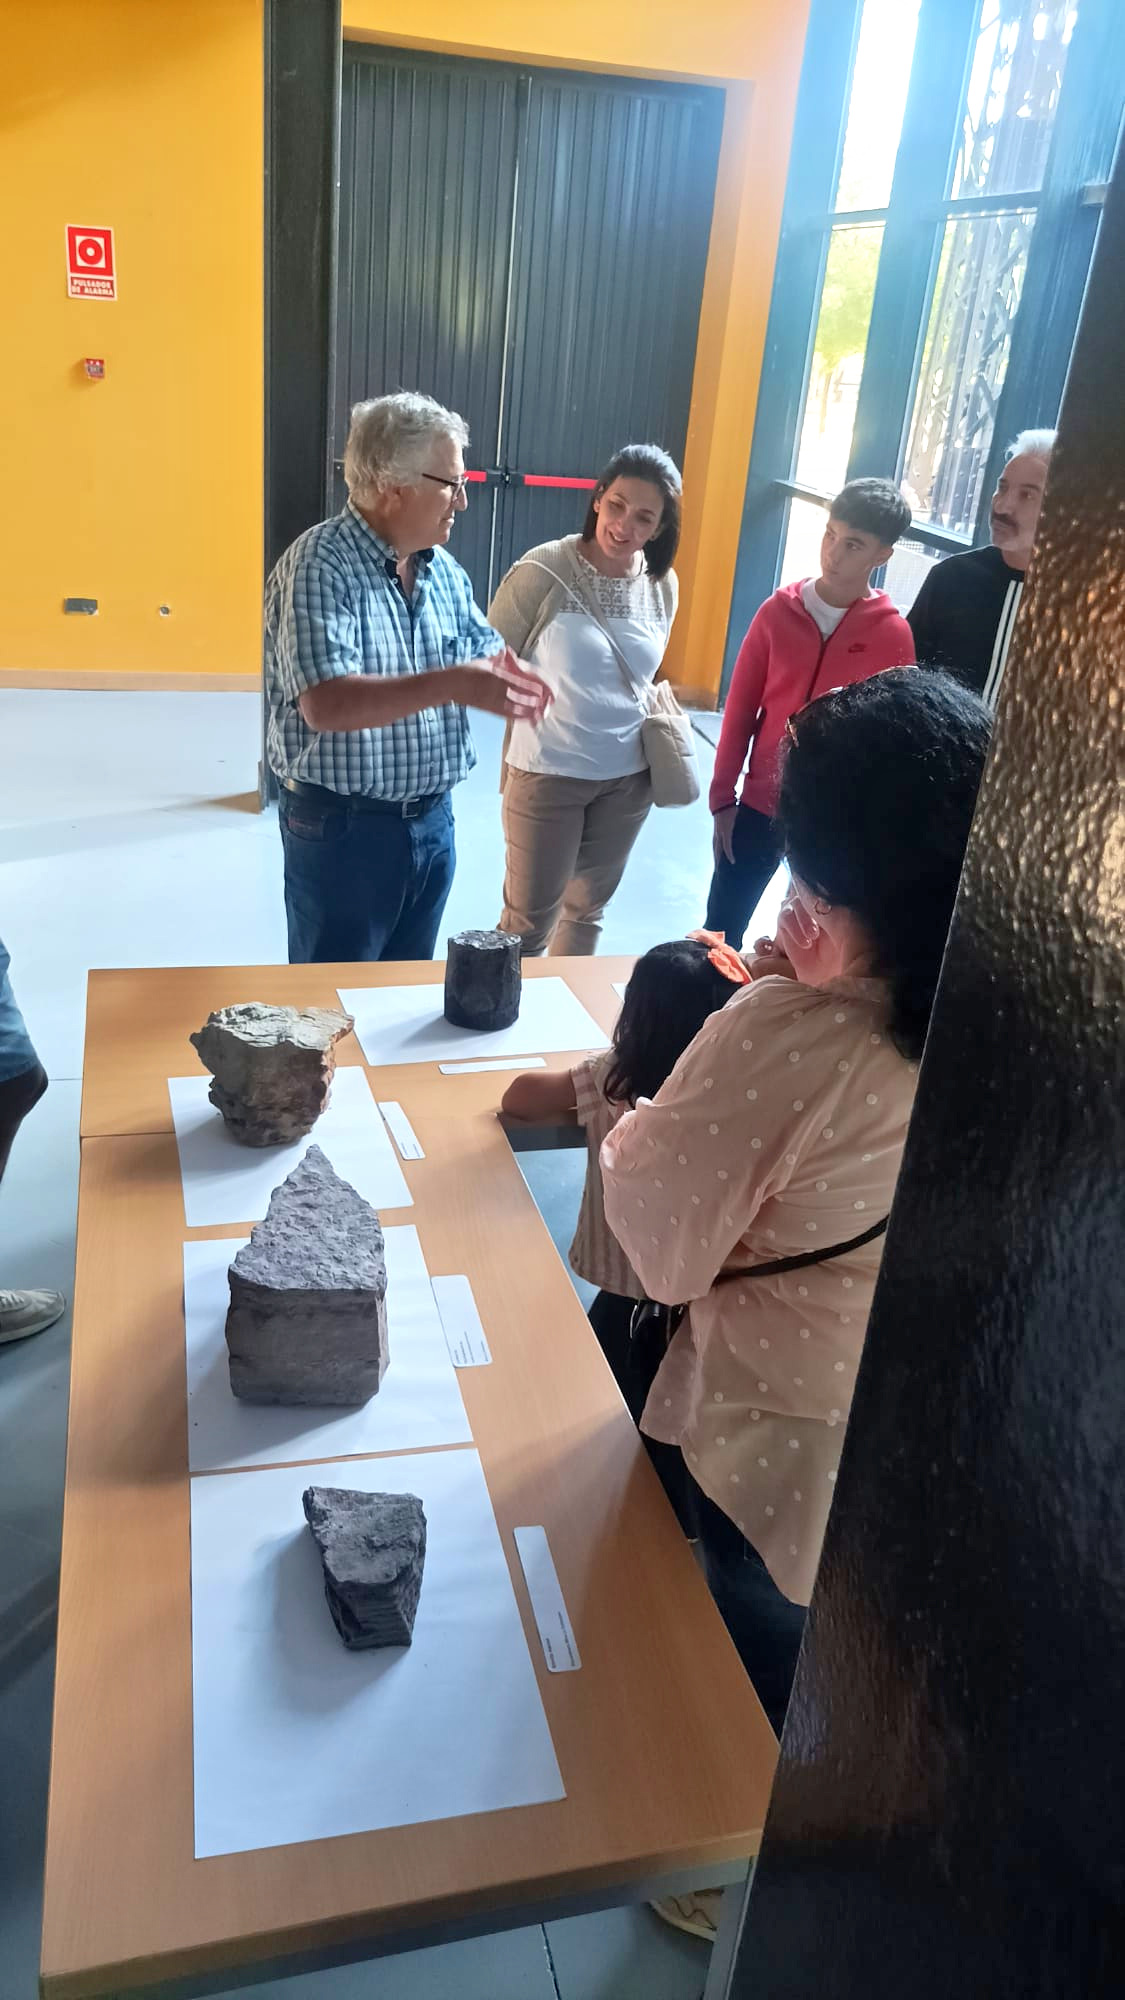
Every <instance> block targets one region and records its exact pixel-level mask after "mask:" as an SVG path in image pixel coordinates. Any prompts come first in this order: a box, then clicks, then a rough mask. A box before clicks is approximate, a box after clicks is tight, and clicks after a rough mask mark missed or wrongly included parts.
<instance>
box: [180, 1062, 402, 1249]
mask: <svg viewBox="0 0 1125 2000" xmlns="http://www.w3.org/2000/svg"><path fill="white" fill-rule="evenodd" d="M210 1083H211V1079H210V1077H208V1076H170V1077H169V1078H168V1095H169V1097H170V1098H171V1100H172V1122H173V1124H174V1125H175V1128H176V1144H177V1146H178V1147H179V1149H180V1178H181V1180H182V1182H183V1190H184V1220H185V1222H186V1223H187V1226H188V1228H189V1229H209V1228H212V1227H218V1226H221V1224H223V1223H224V1222H260V1220H261V1218H262V1216H263V1215H264V1214H265V1212H266V1210H267V1208H268V1207H269V1200H270V1196H271V1194H272V1193H273V1191H274V1189H275V1188H277V1187H280V1186H281V1183H282V1181H283V1180H284V1179H285V1177H286V1175H287V1174H291V1173H292V1171H293V1169H294V1167H295V1166H296V1165H297V1162H298V1161H299V1160H303V1159H304V1157H305V1154H306V1152H307V1151H308V1149H309V1147H310V1146H319V1147H320V1150H321V1152H322V1153H324V1154H325V1155H326V1157H327V1158H328V1159H329V1160H331V1162H332V1165H333V1166H334V1168H335V1169H336V1172H337V1173H338V1174H339V1176H340V1178H341V1180H345V1181H350V1182H351V1184H352V1186H353V1187H354V1188H355V1189H356V1190H357V1192H358V1193H360V1194H361V1195H362V1196H363V1198H364V1200H365V1201H369V1202H370V1203H371V1205H372V1207H373V1208H379V1209H382V1208H413V1206H414V1197H413V1195H412V1194H411V1192H410V1189H409V1188H408V1187H407V1185H406V1181H405V1179H404V1177H403V1172H402V1168H401V1167H400V1166H399V1163H398V1160H397V1158H396V1156H395V1149H394V1147H393V1145H392V1144H391V1139H390V1134H389V1133H388V1131H387V1128H386V1126H385V1125H384V1123H383V1121H382V1119H381V1118H380V1116H379V1111H378V1107H377V1105H376V1103H375V1099H374V1098H373V1097H372V1095H371V1090H370V1087H369V1085H368V1082H367V1077H366V1074H365V1073H364V1071H363V1070H362V1069H359V1068H355V1067H353V1068H350V1069H338V1070H337V1071H336V1074H335V1076H334V1077H333V1079H332V1095H331V1097H330V1099H329V1102H328V1109H327V1111H323V1112H322V1113H321V1115H320V1117H319V1118H318V1119H317V1121H316V1124H315V1125H314V1126H313V1128H312V1131H311V1132H310V1133H309V1135H308V1137H307V1138H306V1139H297V1140H295V1141H294V1143H293V1144H292V1145H290V1146H241V1145H239V1142H238V1140H237V1139H232V1138H231V1136H230V1133H229V1132H228V1131H227V1128H226V1125H225V1124H224V1122H223V1118H222V1115H221V1113H220V1112H218V1111H216V1110H215V1107H214V1105H213V1104H211V1103H210V1102H209V1101H208V1097H207V1092H208V1089H209V1088H210Z"/></svg>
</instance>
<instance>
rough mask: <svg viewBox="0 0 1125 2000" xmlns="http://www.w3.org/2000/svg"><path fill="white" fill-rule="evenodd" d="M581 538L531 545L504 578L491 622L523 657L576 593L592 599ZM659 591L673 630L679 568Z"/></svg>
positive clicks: (503, 763)
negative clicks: (554, 580)
mask: <svg viewBox="0 0 1125 2000" xmlns="http://www.w3.org/2000/svg"><path fill="white" fill-rule="evenodd" d="M581 539H582V538H581V536H580V535H564V536H563V537H562V539H561V541H557V542H540V543H539V545H538V547H537V548H534V549H528V551H527V553H526V555H523V556H521V557H520V559H519V561H518V562H515V563H513V564H512V567H511V569H510V570H509V571H508V574H507V576H505V577H502V578H501V580H500V582H499V584H498V585H497V588H496V594H495V596H494V597H493V599H492V602H491V604H490V605H489V607H488V622H489V624H490V625H493V626H495V628H496V630H497V632H499V634H500V637H501V638H502V639H503V640H504V641H505V643H506V644H507V645H509V646H510V647H511V649H512V651H513V653H519V654H520V656H521V657H522V658H523V659H527V658H528V657H529V656H530V654H531V652H532V650H533V649H534V647H535V645H536V642H537V641H538V639H539V635H540V633H541V632H543V631H544V630H545V629H546V627H547V626H548V625H549V624H550V622H551V620H552V618H556V617H557V616H558V614H559V612H560V611H568V610H570V608H571V606H572V603H573V598H574V597H577V598H578V600H579V602H580V603H586V602H588V601H589V593H590V586H589V583H588V582H587V580H586V577H585V575H584V573H583V568H582V564H581V562H580V560H579V557H578V547H579V544H580V542H581ZM540 564H542V568H540ZM546 570H554V572H555V574H556V575H557V576H558V577H559V578H560V579H561V580H560V581H559V582H558V583H552V581H551V579H550V577H549V576H547V575H546V574H545V571H546ZM653 589H654V590H655V591H656V593H657V595H658V597H659V599H660V605H661V609H662V611H663V613H664V617H665V621H666V624H667V627H668V630H669V631H670V630H671V627H672V621H673V619H674V618H675V616H676V605H677V603H678V602H679V594H680V587H679V582H678V580H677V577H676V572H675V570H671V569H670V570H669V571H668V574H667V576H665V577H661V578H660V579H659V581H656V580H653ZM572 593H573V595H572ZM511 729H512V725H511V723H509V724H508V727H507V729H506V730H505V732H504V750H503V755H502V757H501V760H500V773H501V776H500V789H501V791H502V790H503V788H504V777H505V775H506V773H507V769H508V743H509V741H510V738H511Z"/></svg>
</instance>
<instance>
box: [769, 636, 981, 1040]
mask: <svg viewBox="0 0 1125 2000" xmlns="http://www.w3.org/2000/svg"><path fill="white" fill-rule="evenodd" d="M991 721H992V718H991V716H990V715H989V712H988V709H987V708H986V707H985V705H984V703H983V701H981V700H979V699H978V697H977V696H976V695H975V694H971V693H970V692H969V690H968V689H967V688H964V687H962V686H960V684H959V683H958V682H957V681H954V680H952V679H951V678H949V677H948V676H946V675H945V674H939V673H933V672H930V671H928V670H926V669H923V668H913V667H894V668H892V669H891V670H890V671H889V672H887V673H882V674H875V675H874V676H873V677H872V679H871V680H866V681H860V682H858V683H857V684H856V685H855V686H854V687H846V688H837V689H836V691H835V692H834V693H833V694H828V695H823V696H822V697H821V698H820V700H819V701H814V702H811V703H810V704H809V706H808V707H807V708H806V709H803V710H802V711H801V713H800V714H799V715H798V716H796V717H794V719H793V722H792V724H791V731H792V735H791V740H790V742H789V745H788V747H787V750H786V753H785V758H784V762H783V765H782V774H781V792H780V798H779V801H778V809H777V827H778V832H779V834H780V837H781V841H782V844H783V850H784V853H785V857H786V859H787V861H788V863H789V866H790V868H791V869H792V870H793V873H794V874H795V875H796V876H797V877H798V879H799V880H800V881H801V882H804V883H806V884H807V885H808V887H809V888H810V889H812V890H814V891H815V893H816V894H817V895H818V896H822V897H823V898H824V900H825V902H828V903H837V904H839V905H840V907H841V908H843V909H847V910H851V911H852V912H854V914H855V915H856V916H857V917H859V918H860V919H861V920H862V922H863V924H864V925H865V926H866V928H867V930H868V932H869V933H870V935H871V937H872V938H873V939H874V942H875V950H876V970H877V972H878V973H879V974H880V975H881V976H882V977H883V978H885V979H887V980H889V982H890V987H891V1018H890V1021H889V1023H888V1026H889V1030H890V1033H891V1034H892V1035H893V1037H894V1040H895V1042H896V1044H897V1046H898V1047H899V1048H900V1049H901V1050H902V1053H903V1054H904V1055H905V1056H908V1057H910V1058H911V1060H914V1061H916V1060H917V1058H918V1057H919V1056H920V1055H921V1053H922V1045H923V1043H924V1042H925V1039H926V1030H927V1028H928V1027H929V1023H930V1013H931V1010H932V1008H933V1004H934V994H935V992H936V990H937V982H938V974H939V972H940V970H941V961H942V955H943V953H944V951H945V941H946V937H947V935H948V932H949V924H950V919H951V917H952V915H953V905H954V902H955V901H956V897H957V885H958V883H959V881H960V879H961V867H962V863H963V861H964V859H965V847H966V844H967V842H968V838H969V828H970V826H971V824H972V818H973V809H974V807H975V805H976V798H977V790H978V787H979V785H980V781H981V775H982V773H983V771H984V764H985V758H986V757H987V755H988V743H989V735H990V731H991Z"/></svg>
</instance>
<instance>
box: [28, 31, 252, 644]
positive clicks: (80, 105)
mask: <svg viewBox="0 0 1125 2000" xmlns="http://www.w3.org/2000/svg"><path fill="white" fill-rule="evenodd" d="M3 40H4V67H3V76H2V77H0V186H2V187H3V188H4V193H5V201H4V210H5V229H4V236H5V258H4V262H5V268H6V271H7V283H6V285H5V288H4V289H5V297H4V304H3V309H2V311H0V355H2V357H3V362H4V368H3V390H2V392H0V405H2V407H3V415H2V416H0V435H2V437H3V443H4V454H3V458H4V478H3V482H2V484H0V549H2V551H3V558H2V567H3V582H2V585H0V635H2V639H0V670H3V671H6V672H8V673H14V672H21V671H25V670H27V669H36V670H52V671H53V672H54V673H67V674H71V675H77V674H80V673H81V674H85V673H90V674H92V675H97V676H101V675H104V674H115V673H152V674H173V673H193V674H194V673H208V674H224V675H227V674H232V673H242V674H246V673H250V674H253V673H254V672H255V671H256V669H257V667H258V663H259V658H260V606H261V553H262V529H261V522H262V20H261V0H184V4H183V5H180V6H163V5H160V4H158V0H23V3H22V4H20V0H9V4H8V5H7V6H6V7H5V9H4V37H3ZM67 223H79V224H82V223H85V224H92V225H95V226H97V225H103V224H111V225H112V226H113V228H114V229H115V230H116V250H117V262H118V270H119V291H120V296H119V299H118V301H117V302H116V303H112V304H110V303H102V302H89V301H85V300H81V301H80V300H72V299H68V298H67V296H66V280H65V263H64V231H65V226H66V224H67ZM85 355H98V356H103V357H104V358H105V362H106V379H105V381H104V382H96V383H91V382H88V381H87V380H86V378H85V376H84V374H83V372H82V368H81V362H82V358H83V356H85ZM69 596H81V597H96V598H97V599H98V600H99V603H100V607H101V608H100V612H99V615H98V616H97V617H96V618H83V617H65V616H64V615H63V610H62V600H63V598H64V597H69ZM162 604H166V605H168V606H169V607H170V616H169V617H167V618H161V617H160V615H159V612H158V607H159V606H160V605H162Z"/></svg>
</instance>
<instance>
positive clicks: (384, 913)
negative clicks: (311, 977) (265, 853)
mask: <svg viewBox="0 0 1125 2000" xmlns="http://www.w3.org/2000/svg"><path fill="white" fill-rule="evenodd" d="M278 822H279V825H280V827H281V844H282V848H283V850H284V854H285V916H286V921H287V923H288V928H289V963H290V965H324V964H331V963H333V962H334V961H336V960H343V961H345V962H347V963H353V962H355V961H358V960H366V961H368V962H370V961H371V960H374V959H379V958H381V957H382V956H383V952H384V948H385V946H386V942H387V939H388V938H389V937H390V935H391V933H392V931H393V930H394V928H395V925H396V924H397V923H398V921H399V918H400V916H401V915H402V911H403V907H404V904H405V902H406V896H407V888H408V883H409V879H410V868H411V858H410V836H409V832H408V830H407V822H406V821H404V820H400V819H396V818H395V817H394V815H393V814H391V813H362V812H356V811H353V810H351V809H350V808H349V807H348V805H347V803H346V801H344V800H341V802H340V804H339V805H335V804H330V803H326V804H322V803H321V801H320V800H319V799H307V798H302V797H301V796H300V795H299V794H297V793H293V792H286V791H284V790H283V791H282V793H281V797H280V800H279V801H278Z"/></svg>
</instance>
